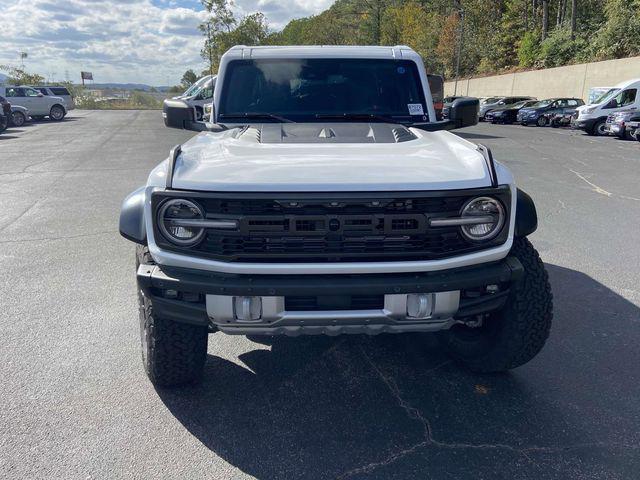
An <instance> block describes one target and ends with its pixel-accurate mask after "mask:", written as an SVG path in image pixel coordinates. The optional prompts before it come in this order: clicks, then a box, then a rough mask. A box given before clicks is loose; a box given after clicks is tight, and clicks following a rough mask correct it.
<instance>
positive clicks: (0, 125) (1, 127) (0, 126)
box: [0, 116, 9, 133]
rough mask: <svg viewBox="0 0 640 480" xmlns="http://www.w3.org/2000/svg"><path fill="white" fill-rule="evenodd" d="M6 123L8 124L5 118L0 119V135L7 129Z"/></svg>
mask: <svg viewBox="0 0 640 480" xmlns="http://www.w3.org/2000/svg"><path fill="white" fill-rule="evenodd" d="M8 123H9V122H8V121H7V117H5V116H2V117H0V133H2V132H4V131H5V130H6V129H7V125H8Z"/></svg>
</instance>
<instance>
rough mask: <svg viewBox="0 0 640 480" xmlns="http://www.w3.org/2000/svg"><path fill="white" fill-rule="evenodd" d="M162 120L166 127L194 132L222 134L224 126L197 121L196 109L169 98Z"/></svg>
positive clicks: (166, 101)
mask: <svg viewBox="0 0 640 480" xmlns="http://www.w3.org/2000/svg"><path fill="white" fill-rule="evenodd" d="M162 118H163V119H164V125H165V127H169V128H178V129H181V130H192V131H194V132H221V131H222V130H226V128H225V127H223V126H222V125H217V124H215V123H208V122H198V121H196V111H195V109H194V108H193V107H192V106H190V105H188V104H187V103H186V102H183V101H182V100H175V99H173V98H171V99H170V98H168V99H166V100H165V101H164V103H163V105H162Z"/></svg>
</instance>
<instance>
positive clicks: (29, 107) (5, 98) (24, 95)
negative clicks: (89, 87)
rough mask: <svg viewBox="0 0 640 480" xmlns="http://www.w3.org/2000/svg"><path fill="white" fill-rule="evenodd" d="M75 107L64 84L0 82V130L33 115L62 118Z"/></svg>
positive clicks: (16, 125) (17, 123)
mask: <svg viewBox="0 0 640 480" xmlns="http://www.w3.org/2000/svg"><path fill="white" fill-rule="evenodd" d="M74 108H75V104H74V101H73V97H72V96H71V93H70V92H69V90H68V89H67V88H66V87H61V86H57V85H42V86H36V87H32V86H29V85H0V132H2V131H4V130H6V129H7V127H9V126H15V127H21V126H22V125H24V124H25V123H26V122H28V121H30V120H32V119H34V120H38V119H41V118H45V117H48V118H49V119H51V120H53V121H60V120H63V119H64V117H65V116H66V115H67V113H68V112H69V111H70V110H73V109H74Z"/></svg>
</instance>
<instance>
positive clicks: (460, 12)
mask: <svg viewBox="0 0 640 480" xmlns="http://www.w3.org/2000/svg"><path fill="white" fill-rule="evenodd" d="M458 16H459V18H460V28H459V29H458V48H457V51H456V79H455V82H454V84H453V94H454V95H457V94H458V77H459V76H460V57H461V56H462V38H463V36H464V9H463V8H462V7H460V10H458Z"/></svg>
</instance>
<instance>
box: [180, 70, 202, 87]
mask: <svg viewBox="0 0 640 480" xmlns="http://www.w3.org/2000/svg"><path fill="white" fill-rule="evenodd" d="M197 80H198V76H197V75H196V72H194V71H193V70H191V69H189V70H187V71H186V72H184V75H182V80H180V83H182V85H184V86H185V87H190V86H191V85H193V84H194V83H195V82H196V81H197Z"/></svg>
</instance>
